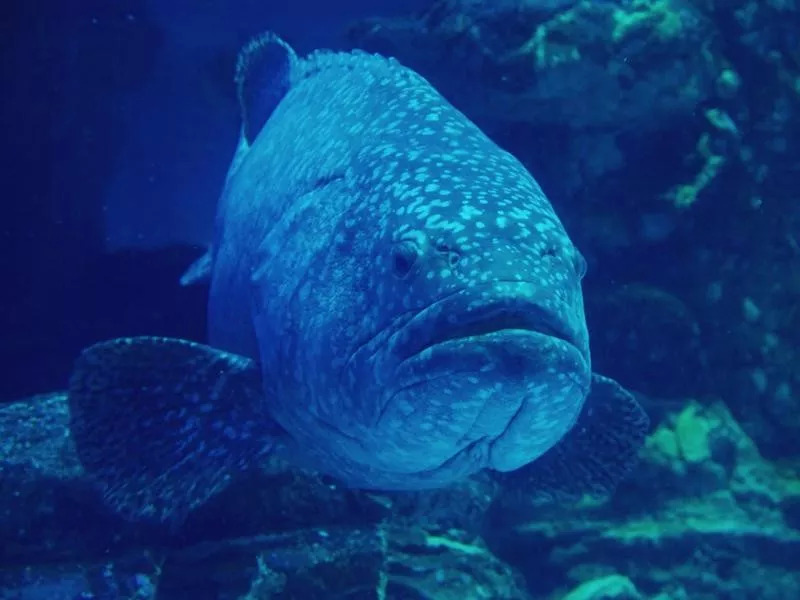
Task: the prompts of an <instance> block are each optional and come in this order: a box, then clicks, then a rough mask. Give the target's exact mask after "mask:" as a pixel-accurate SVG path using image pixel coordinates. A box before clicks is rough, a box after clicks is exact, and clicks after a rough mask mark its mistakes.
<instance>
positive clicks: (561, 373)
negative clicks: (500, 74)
mask: <svg viewBox="0 0 800 600" xmlns="http://www.w3.org/2000/svg"><path fill="white" fill-rule="evenodd" d="M236 81H237V84H238V91H239V99H240V102H241V109H242V113H243V125H242V136H241V141H240V144H239V147H238V150H237V152H236V154H235V157H234V159H233V162H232V164H231V167H230V170H229V173H228V176H227V180H226V182H225V186H224V189H223V193H222V196H221V199H220V204H219V208H218V216H217V221H216V233H215V239H214V241H213V244H212V250H211V252H210V253H209V255H208V256H207V257H206V258H205V259H204V260H202V261H200V262H199V263H198V264H197V265H195V266H194V268H193V270H192V271H191V272H190V274H189V275H187V280H192V279H196V278H198V277H200V276H203V275H208V276H209V277H210V298H209V317H208V318H209V322H208V326H209V338H210V340H209V343H210V345H209V346H205V345H200V344H196V343H192V342H188V341H184V340H176V339H166V338H150V337H144V338H124V339H116V340H111V341H107V342H102V343H100V344H97V345H95V346H92V347H90V348H88V349H87V350H85V351H84V352H83V353H82V355H81V356H80V358H79V359H78V361H77V363H76V367H75V371H74V374H73V377H72V379H71V384H70V394H69V396H70V410H71V428H72V433H73V435H74V439H75V442H76V444H77V449H78V452H79V456H80V459H81V461H82V462H83V465H84V467H85V469H86V470H87V472H88V473H90V474H91V475H92V476H94V478H95V479H96V480H97V481H98V482H99V483H100V485H101V486H102V488H103V490H104V492H105V497H106V499H107V501H108V502H109V503H110V504H111V505H112V506H113V507H115V508H116V509H117V510H119V511H121V512H123V513H126V514H127V515H129V516H131V517H150V518H157V519H162V520H171V519H178V518H181V517H182V516H184V515H185V514H186V513H187V512H188V511H189V510H191V509H192V508H193V507H195V506H197V505H198V504H200V503H202V502H204V501H205V500H206V499H207V498H209V497H210V496H211V495H213V494H214V493H216V492H217V491H219V490H220V489H222V488H223V487H224V486H225V485H226V483H227V482H228V481H229V479H230V478H231V477H232V476H233V475H234V474H235V473H236V472H237V471H238V470H240V469H245V468H248V467H250V466H253V465H255V464H257V463H258V461H259V460H262V459H263V457H265V456H267V455H269V454H271V453H278V454H279V455H281V456H283V457H286V458H287V459H289V460H290V461H292V462H293V463H295V464H297V465H301V466H304V467H310V468H313V469H316V470H318V471H320V472H323V473H327V474H330V475H332V476H335V477H337V478H338V479H339V480H341V481H342V482H344V483H346V484H348V485H351V486H356V487H362V488H372V489H382V490H415V489H422V488H433V487H439V486H444V485H447V484H448V483H450V482H452V481H454V480H458V479H461V478H464V477H467V476H469V475H471V474H473V473H476V472H478V471H481V470H483V469H492V470H495V471H500V472H509V471H513V470H515V469H519V468H521V467H524V466H526V465H530V463H533V464H532V465H530V466H529V467H527V468H528V469H530V470H531V472H530V475H531V478H530V479H529V480H531V481H539V482H541V483H540V486H541V488H542V489H539V490H531V493H535V492H537V491H539V492H544V493H548V494H550V493H559V492H560V491H563V490H567V491H574V490H577V491H580V490H582V489H586V490H592V491H596V490H602V491H608V490H610V489H611V488H613V486H614V485H615V484H616V483H617V481H618V480H619V479H620V478H621V477H622V476H623V475H624V473H625V472H626V471H627V470H628V469H629V468H630V466H631V465H632V464H633V463H634V460H635V456H636V454H637V451H638V449H639V447H640V446H641V444H642V441H643V438H644V435H645V431H646V429H647V426H648V423H647V417H646V416H645V414H644V413H643V411H642V410H641V409H640V408H639V406H638V405H637V404H636V402H635V400H634V399H633V397H632V396H631V394H629V393H628V392H626V391H625V390H624V389H623V388H621V387H620V386H619V385H618V384H616V383H615V382H613V381H612V380H609V379H606V378H602V377H600V376H597V375H593V374H592V372H591V366H590V358H589V338H588V334H587V330H586V321H585V316H584V310H583V300H582V294H581V278H582V277H583V275H584V271H585V262H584V259H583V258H582V256H581V254H580V253H579V252H578V250H577V249H576V248H575V246H574V245H573V244H572V242H571V241H570V239H569V237H568V236H567V233H566V232H565V231H564V228H563V226H562V224H561V222H560V221H559V219H558V218H557V217H556V215H555V213H554V211H553V208H552V206H551V205H550V202H549V201H548V200H547V198H546V197H545V195H544V193H543V192H542V190H541V189H540V187H539V186H538V185H537V183H536V181H535V180H534V179H533V177H532V176H531V175H530V174H529V173H528V172H527V171H526V170H525V168H524V167H523V166H522V165H521V164H520V163H519V162H518V161H517V160H516V159H515V158H514V157H513V156H511V155H510V154H508V153H507V152H505V151H503V150H501V149H500V148H499V147H498V146H497V145H495V144H494V143H493V142H492V141H491V140H490V139H489V138H488V137H486V135H484V134H483V133H482V132H481V131H480V130H479V129H478V128H477V127H476V126H475V125H474V124H473V123H472V122H470V121H469V120H468V119H467V118H466V117H465V116H464V115H463V114H462V113H460V112H459V111H457V110H456V109H455V108H454V107H453V106H451V105H450V104H449V103H448V102H447V101H446V100H445V99H444V98H443V97H442V96H441V95H440V94H439V93H437V91H436V90H435V89H434V88H433V87H432V86H431V85H430V84H429V83H428V82H427V81H426V80H425V79H424V78H423V77H421V76H420V75H418V74H417V73H415V72H413V71H411V70H409V69H407V68H405V67H403V66H402V65H400V64H399V63H397V62H396V61H394V60H390V59H386V58H383V57H380V56H374V55H369V54H366V53H361V52H352V53H333V52H328V51H319V52H316V53H314V54H312V55H310V56H308V57H306V58H299V57H298V56H296V54H295V53H294V51H293V50H292V49H291V48H290V47H289V46H288V45H287V44H286V43H284V42H283V41H282V40H280V39H279V38H278V37H276V36H274V35H272V34H265V35H263V36H261V37H259V38H257V39H255V40H254V41H253V42H251V43H250V44H249V45H248V46H247V47H246V48H245V49H244V50H243V51H242V53H241V55H240V59H239V63H238V67H237V77H236ZM537 459H539V460H537ZM534 461H536V462H534ZM537 465H541V466H540V467H539V469H538V471H537ZM539 471H540V472H539Z"/></svg>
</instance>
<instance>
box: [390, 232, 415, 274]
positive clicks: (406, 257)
mask: <svg viewBox="0 0 800 600" xmlns="http://www.w3.org/2000/svg"><path fill="white" fill-rule="evenodd" d="M418 258H419V249H418V248H417V245H416V244H415V243H414V242H411V241H408V240H405V241H402V242H400V243H398V244H396V245H395V247H394V251H393V252H392V273H394V276H395V277H397V278H398V279H405V278H406V277H408V274H409V273H411V271H412V270H413V269H414V265H415V264H416V262H417V259H418Z"/></svg>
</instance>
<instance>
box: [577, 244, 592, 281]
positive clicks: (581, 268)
mask: <svg viewBox="0 0 800 600" xmlns="http://www.w3.org/2000/svg"><path fill="white" fill-rule="evenodd" d="M574 262H575V273H577V275H578V278H579V279H583V278H584V277H585V276H586V271H587V270H588V268H589V267H588V264H587V263H586V259H585V258H584V256H583V254H581V253H580V252H578V251H577V250H575V259H574Z"/></svg>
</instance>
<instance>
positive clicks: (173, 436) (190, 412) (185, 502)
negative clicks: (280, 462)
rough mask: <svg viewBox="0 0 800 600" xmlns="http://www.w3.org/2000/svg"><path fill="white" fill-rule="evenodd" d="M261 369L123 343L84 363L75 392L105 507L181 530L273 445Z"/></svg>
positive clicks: (74, 430) (176, 346) (143, 340)
mask: <svg viewBox="0 0 800 600" xmlns="http://www.w3.org/2000/svg"><path fill="white" fill-rule="evenodd" d="M264 404H265V403H264V401H263V388H262V386H261V374H260V370H259V368H258V366H257V365H256V364H255V362H254V361H252V360H250V359H247V358H244V357H239V356H236V355H233V354H229V353H226V352H221V351H217V350H214V349H213V348H210V347H208V346H204V345H201V344H196V343H193V342H189V341H185V340H178V339H170V338H160V337H136V338H119V339H114V340H110V341H106V342H101V343H99V344H95V345H94V346H91V347H89V348H87V349H86V350H84V351H83V352H82V353H81V355H80V357H79V358H78V359H77V361H76V364H75V368H74V371H73V375H72V377H71V380H70V386H69V408H70V431H71V435H72V438H73V441H74V443H75V447H76V450H77V453H78V457H79V459H80V461H81V463H82V465H83V467H84V469H85V471H86V472H87V474H88V475H89V476H90V477H91V478H93V479H94V480H95V481H96V482H97V483H99V485H100V487H101V488H102V490H103V492H104V496H105V499H106V502H107V503H108V504H109V505H110V506H111V507H112V508H114V509H115V510H116V511H118V512H120V513H122V514H124V515H125V516H128V517H132V518H145V519H154V520H160V521H172V522H176V521H177V522H179V521H181V520H182V519H183V517H185V515H186V514H188V512H189V511H191V510H192V509H193V508H195V507H196V506H198V505H200V504H202V503H203V502H205V501H206V500H207V499H208V498H209V497H211V496H212V495H214V494H215V493H217V492H219V491H221V490H222V489H223V488H224V487H225V486H226V485H227V484H228V482H229V480H230V479H231V477H232V476H233V474H234V473H236V472H237V471H238V470H240V469H242V468H245V467H247V466H249V465H250V464H252V463H253V461H254V460H255V458H256V457H258V456H259V455H260V454H263V453H265V452H268V451H270V450H271V448H272V446H273V445H274V442H275V440H276V439H277V438H276V437H275V436H276V435H278V433H279V428H278V427H277V425H275V423H274V421H272V420H271V419H270V417H269V416H268V415H266V414H264Z"/></svg>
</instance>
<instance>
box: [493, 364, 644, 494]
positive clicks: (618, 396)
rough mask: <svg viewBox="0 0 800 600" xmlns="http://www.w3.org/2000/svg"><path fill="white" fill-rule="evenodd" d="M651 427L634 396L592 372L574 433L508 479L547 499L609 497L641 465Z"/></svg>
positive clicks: (509, 474) (614, 382)
mask: <svg viewBox="0 0 800 600" xmlns="http://www.w3.org/2000/svg"><path fill="white" fill-rule="evenodd" d="M649 428H650V420H649V419H648V417H647V414H646V413H645V412H644V409H642V407H641V406H640V405H639V403H638V402H637V401H636V399H635V398H634V397H633V394H631V393H630V392H629V391H627V390H626V389H625V388H623V387H622V386H621V385H620V384H619V383H617V382H616V381H614V380H613V379H609V378H608V377H603V376H602V375H597V374H596V373H592V385H591V389H590V391H589V396H588V397H587V398H586V401H585V402H584V405H583V408H582V410H581V413H580V415H578V420H577V421H576V423H575V425H573V427H572V429H570V430H569V431H568V432H567V434H566V435H565V436H564V437H563V438H561V440H560V441H559V442H558V443H557V444H556V445H555V446H553V447H552V448H551V449H550V450H548V451H547V452H546V453H545V454H544V455H543V456H541V457H539V458H538V459H536V460H535V461H534V462H533V463H531V464H529V465H526V466H525V467H522V468H521V469H519V470H517V471H514V472H512V473H507V474H505V475H507V476H509V479H511V480H514V481H517V482H520V483H522V482H524V485H525V486H526V489H528V490H534V495H536V496H540V497H543V498H547V499H555V500H577V499H579V498H580V497H581V496H583V495H584V494H588V495H591V496H608V495H609V494H611V493H612V492H613V491H614V489H615V488H616V486H617V484H619V482H620V481H621V480H622V479H623V478H624V477H625V475H626V474H627V473H628V472H630V471H631V470H632V469H633V468H634V467H635V466H636V464H637V462H638V458H639V450H640V449H641V448H642V446H643V445H644V441H645V438H646V436H647V432H648V430H649ZM519 478H522V479H519Z"/></svg>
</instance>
